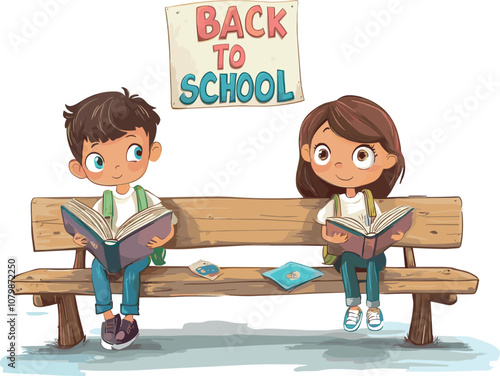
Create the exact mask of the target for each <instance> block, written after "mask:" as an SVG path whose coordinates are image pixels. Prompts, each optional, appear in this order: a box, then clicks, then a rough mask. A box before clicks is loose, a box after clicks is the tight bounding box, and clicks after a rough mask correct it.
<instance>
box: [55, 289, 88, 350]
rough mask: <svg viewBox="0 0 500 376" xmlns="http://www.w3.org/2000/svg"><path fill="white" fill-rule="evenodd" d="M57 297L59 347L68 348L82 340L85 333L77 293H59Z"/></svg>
mask: <svg viewBox="0 0 500 376" xmlns="http://www.w3.org/2000/svg"><path fill="white" fill-rule="evenodd" d="M56 299H57V308H58V311H59V339H58V347H59V348H63V349H68V348H71V347H74V346H76V345H78V344H79V343H80V342H82V341H83V340H84V339H85V335H84V334H83V329H82V323H81V322H80V315H79V313H78V306H77V305H76V298H75V295H59V296H57V298H56Z"/></svg>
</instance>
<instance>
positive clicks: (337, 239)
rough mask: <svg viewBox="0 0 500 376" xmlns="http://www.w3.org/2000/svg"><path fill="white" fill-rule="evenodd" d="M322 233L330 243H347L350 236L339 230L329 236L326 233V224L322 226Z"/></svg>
mask: <svg viewBox="0 0 500 376" xmlns="http://www.w3.org/2000/svg"><path fill="white" fill-rule="evenodd" d="M321 235H322V236H323V239H325V240H326V241H327V242H329V243H334V244H342V243H345V242H346V241H347V239H348V238H349V237H348V236H347V234H341V233H339V232H336V233H335V234H333V235H332V236H328V235H327V234H326V226H323V227H322V228H321Z"/></svg>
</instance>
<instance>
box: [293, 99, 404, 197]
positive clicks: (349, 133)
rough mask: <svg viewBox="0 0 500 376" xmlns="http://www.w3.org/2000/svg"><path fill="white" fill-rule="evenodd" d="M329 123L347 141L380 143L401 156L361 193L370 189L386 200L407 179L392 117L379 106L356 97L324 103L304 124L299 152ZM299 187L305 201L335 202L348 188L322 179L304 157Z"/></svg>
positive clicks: (299, 172) (299, 174)
mask: <svg viewBox="0 0 500 376" xmlns="http://www.w3.org/2000/svg"><path fill="white" fill-rule="evenodd" d="M325 122H328V125H329V126H330V128H331V130H332V131H333V132H335V133H336V134H337V135H339V136H341V137H343V138H345V139H347V140H350V141H354V142H359V143H375V142H379V143H380V145H381V146H382V147H383V148H384V150H386V151H387V152H388V153H390V154H394V155H396V156H397V158H398V159H397V162H396V164H395V165H394V166H393V167H392V168H390V169H387V170H384V172H383V173H382V175H381V176H380V178H379V179H378V180H377V181H375V182H373V183H371V184H368V185H367V186H364V187H358V189H359V190H361V189H365V188H366V189H369V190H370V191H371V192H372V193H373V196H374V197H376V198H386V197H387V196H388V195H389V193H390V192H391V190H392V188H393V187H394V185H395V184H396V181H397V180H398V177H399V175H401V179H403V175H404V169H405V159H404V157H403V154H402V153H401V145H400V143H399V136H398V132H397V130H396V126H395V125H394V122H393V121H392V119H391V117H390V116H389V114H388V113H387V112H385V110H384V109H383V108H382V107H380V106H379V105H378V104H376V103H374V102H372V101H370V100H368V99H366V98H363V97H358V96H354V95H346V96H344V97H341V98H339V99H338V100H336V101H333V102H328V103H324V104H322V105H321V106H319V107H317V108H315V109H314V110H312V111H311V112H310V113H309V115H307V116H306V118H305V119H304V121H303V122H302V126H301V128H300V136H299V150H301V149H302V146H303V145H304V144H309V145H310V144H311V140H312V138H313V136H314V134H315V133H316V131H317V130H318V129H319V128H320V127H321V126H322V125H323V124H324V123H325ZM296 184H297V189H298V190H299V192H300V194H301V195H302V196H303V197H325V198H331V197H332V196H333V195H334V194H335V193H337V194H340V193H344V192H345V188H340V187H337V186H335V185H333V184H330V183H328V182H326V181H324V180H323V179H321V178H320V177H318V176H317V175H316V174H315V173H314V171H313V169H312V166H311V163H310V162H306V161H304V159H302V157H301V156H299V165H298V167H297V178H296Z"/></svg>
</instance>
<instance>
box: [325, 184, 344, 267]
mask: <svg viewBox="0 0 500 376" xmlns="http://www.w3.org/2000/svg"><path fill="white" fill-rule="evenodd" d="M332 200H333V203H334V204H335V208H334V209H335V216H336V217H342V214H341V210H340V199H339V195H338V194H336V193H335V194H334V195H333V197H332ZM337 259H338V256H335V255H332V254H330V253H328V244H327V245H324V246H323V264H324V265H333V264H335V262H336V261H337Z"/></svg>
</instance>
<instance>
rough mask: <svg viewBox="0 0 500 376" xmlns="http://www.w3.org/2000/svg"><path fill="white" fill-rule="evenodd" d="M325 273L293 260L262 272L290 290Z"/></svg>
mask: <svg viewBox="0 0 500 376" xmlns="http://www.w3.org/2000/svg"><path fill="white" fill-rule="evenodd" d="M323 274H324V273H323V272H321V271H319V270H316V269H313V268H311V267H309V266H306V265H302V264H299V263H296V262H292V261H290V262H287V263H286V264H285V265H283V266H280V267H279V268H277V269H273V270H269V271H268V272H265V273H262V275H263V276H264V277H267V278H270V279H272V280H273V281H274V282H276V283H277V284H278V285H280V286H281V287H283V288H284V289H285V290H290V289H292V288H294V287H297V286H299V285H302V284H304V283H306V282H309V281H311V280H313V279H315V278H319V277H321V276H322V275H323Z"/></svg>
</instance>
